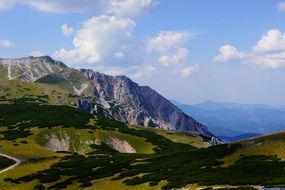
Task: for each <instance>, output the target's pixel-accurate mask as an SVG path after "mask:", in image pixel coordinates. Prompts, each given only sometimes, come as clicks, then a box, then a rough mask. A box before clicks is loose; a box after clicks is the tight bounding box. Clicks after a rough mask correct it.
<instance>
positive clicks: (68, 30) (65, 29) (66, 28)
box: [61, 24, 74, 37]
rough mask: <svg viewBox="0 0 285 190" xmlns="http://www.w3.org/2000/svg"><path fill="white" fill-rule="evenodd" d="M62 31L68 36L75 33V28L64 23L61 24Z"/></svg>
mask: <svg viewBox="0 0 285 190" xmlns="http://www.w3.org/2000/svg"><path fill="white" fill-rule="evenodd" d="M61 31H62V34H63V35H64V36H67V37H68V36H70V35H71V34H73V33H74V30H73V28H72V27H69V26H68V25H67V24H64V25H62V26H61Z"/></svg>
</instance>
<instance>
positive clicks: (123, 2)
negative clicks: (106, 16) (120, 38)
mask: <svg viewBox="0 0 285 190" xmlns="http://www.w3.org/2000/svg"><path fill="white" fill-rule="evenodd" d="M157 4H158V1H157V0H111V1H110V8H109V10H108V11H107V12H108V13H111V14H114V15H117V16H120V17H134V16H138V15H140V14H142V13H143V12H145V11H146V10H148V9H150V8H152V7H154V6H156V5H157Z"/></svg>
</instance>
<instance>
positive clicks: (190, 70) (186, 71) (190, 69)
mask: <svg viewBox="0 0 285 190" xmlns="http://www.w3.org/2000/svg"><path fill="white" fill-rule="evenodd" d="M198 67H199V65H194V66H188V67H185V68H183V69H182V70H181V72H180V73H181V76H183V77H188V76H191V75H192V74H193V72H194V71H195V70H196V69H197V68H198Z"/></svg>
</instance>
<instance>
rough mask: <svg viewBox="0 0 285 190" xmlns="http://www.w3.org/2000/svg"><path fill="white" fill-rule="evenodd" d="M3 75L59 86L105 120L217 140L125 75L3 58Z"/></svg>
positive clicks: (47, 61)
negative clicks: (194, 134) (111, 74)
mask: <svg viewBox="0 0 285 190" xmlns="http://www.w3.org/2000/svg"><path fill="white" fill-rule="evenodd" d="M0 73H1V78H2V79H6V80H20V81H25V82H36V83H45V84H56V85H57V86H60V87H61V88H64V89H66V90H68V91H69V92H70V94H71V96H72V95H74V96H78V99H80V101H81V102H83V103H84V104H85V108H86V106H87V108H89V110H86V111H91V112H94V108H96V110H98V107H99V108H101V109H103V110H104V111H103V112H104V113H105V115H104V116H105V117H111V118H113V119H116V120H119V121H121V122H124V123H128V124H131V125H139V126H145V127H149V126H151V127H157V128H161V129H165V130H174V131H181V132H192V133H197V134H200V135H202V136H203V137H205V138H208V139H209V140H210V139H211V138H212V137H213V138H215V137H214V135H213V134H212V133H211V132H210V131H209V130H208V129H207V127H206V126H205V125H203V124H201V123H199V122H197V121H196V120H195V119H193V118H192V117H190V116H188V115H187V114H185V113H184V112H182V111H181V110H180V109H179V108H178V107H176V106H175V105H174V104H172V103H171V102H170V101H169V100H167V99H166V98H164V97H163V96H161V95H160V94H159V93H157V92H156V91H154V90H153V89H151V88H150V87H147V86H139V85H138V84H137V83H135V82H133V81H132V80H131V79H129V78H127V77H126V76H109V75H105V74H103V73H99V72H95V71H92V70H86V69H81V70H76V69H72V68H69V67H67V66H66V65H65V64H64V63H62V62H59V61H55V60H53V59H52V58H50V57H48V56H43V57H32V56H31V57H26V58H19V59H0ZM81 108H83V107H82V106H81ZM214 141H215V140H214Z"/></svg>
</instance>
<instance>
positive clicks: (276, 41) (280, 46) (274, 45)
mask: <svg viewBox="0 0 285 190" xmlns="http://www.w3.org/2000/svg"><path fill="white" fill-rule="evenodd" d="M253 50H254V51H256V52H258V53H263V52H271V51H283V50H285V34H283V33H282V32H281V31H280V30H277V29H271V30H269V31H268V32H267V34H266V35H264V36H263V37H262V38H261V39H260V40H259V41H258V42H257V44H256V46H255V47H254V48H253Z"/></svg>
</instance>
